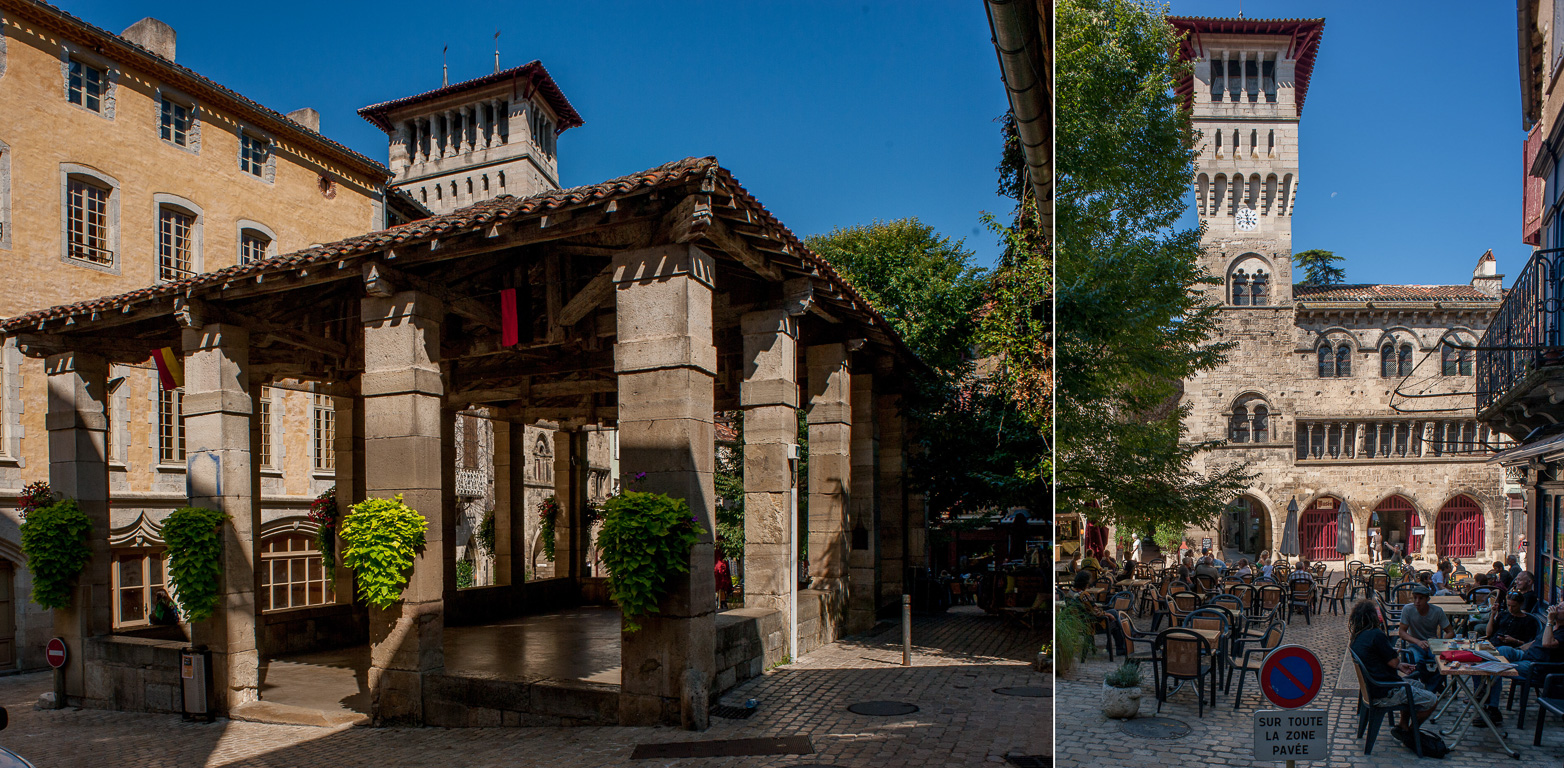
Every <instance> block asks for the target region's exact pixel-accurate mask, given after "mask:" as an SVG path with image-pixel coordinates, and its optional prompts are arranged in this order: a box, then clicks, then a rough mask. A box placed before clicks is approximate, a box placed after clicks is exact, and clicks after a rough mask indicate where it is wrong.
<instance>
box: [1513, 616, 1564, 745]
mask: <svg viewBox="0 0 1564 768" xmlns="http://www.w3.org/2000/svg"><path fill="white" fill-rule="evenodd" d="M1538 637H1541V635H1540V634H1539V635H1538ZM1558 674H1564V663H1557V662H1546V661H1545V662H1532V665H1531V671H1530V673H1529V674H1527V675H1526V676H1525V677H1512V678H1510V696H1509V698H1508V699H1507V700H1506V701H1505V705H1504V706H1505V708H1506V709H1513V708H1514V707H1515V693H1516V691H1519V692H1520V694H1521V708H1520V712H1519V713H1518V714H1516V716H1515V727H1516V728H1525V727H1526V707H1527V706H1528V705H1529V704H1530V703H1531V689H1532V688H1537V689H1538V690H1539V691H1540V690H1541V689H1542V688H1543V682H1544V681H1546V680H1547V678H1548V676H1549V675H1558ZM1501 682H1502V680H1501Z"/></svg>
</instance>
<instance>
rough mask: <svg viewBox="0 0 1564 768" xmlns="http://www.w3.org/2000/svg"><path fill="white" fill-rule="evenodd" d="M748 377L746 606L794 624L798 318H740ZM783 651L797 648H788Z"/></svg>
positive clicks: (743, 400) (770, 313)
mask: <svg viewBox="0 0 1564 768" xmlns="http://www.w3.org/2000/svg"><path fill="white" fill-rule="evenodd" d="M741 324H742V328H743V332H744V380H743V381H742V382H741V383H740V384H739V404H740V407H742V408H743V410H744V607H745V608H770V609H772V610H776V611H779V612H781V614H782V626H783V627H789V626H791V625H792V610H793V596H794V593H795V592H797V590H798V579H797V578H795V576H794V572H793V571H794V568H796V567H797V566H796V561H795V560H794V558H793V536H794V531H795V528H794V524H795V522H796V521H794V519H793V515H794V514H795V511H794V508H793V494H794V492H795V489H794V482H793V466H792V459H791V458H790V457H791V456H796V455H797V453H796V452H797V449H798V341H797V339H798V321H797V320H795V319H794V318H793V317H792V316H790V315H788V313H787V312H785V311H783V310H781V309H773V310H762V311H759V312H750V313H748V314H746V315H744V316H743V318H741ZM785 652H786V653H793V652H794V650H793V649H787V650H786V651H785Z"/></svg>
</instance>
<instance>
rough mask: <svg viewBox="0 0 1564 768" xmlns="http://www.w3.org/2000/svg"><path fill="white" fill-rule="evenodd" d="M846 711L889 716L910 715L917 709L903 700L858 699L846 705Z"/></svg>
mask: <svg viewBox="0 0 1564 768" xmlns="http://www.w3.org/2000/svg"><path fill="white" fill-rule="evenodd" d="M847 711H848V712H852V713H854V714H858V715H878V716H881V717H889V716H892V715H910V714H912V713H914V712H917V711H918V707H917V706H916V705H914V704H908V703H907V702H904V701H860V702H858V703H857V704H851V705H848V707H847Z"/></svg>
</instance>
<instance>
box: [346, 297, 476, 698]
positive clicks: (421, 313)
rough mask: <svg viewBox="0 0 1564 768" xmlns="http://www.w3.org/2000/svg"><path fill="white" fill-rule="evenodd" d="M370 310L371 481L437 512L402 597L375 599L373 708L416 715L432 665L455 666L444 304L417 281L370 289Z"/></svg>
mask: <svg viewBox="0 0 1564 768" xmlns="http://www.w3.org/2000/svg"><path fill="white" fill-rule="evenodd" d="M361 314H362V320H363V323H364V374H363V376H362V377H361V379H360V387H361V390H362V392H363V397H364V491H365V494H366V495H367V496H368V497H370V498H390V497H392V496H395V495H397V494H401V496H402V501H403V503H405V504H407V505H408V506H409V507H412V508H413V509H416V510H418V511H419V512H420V513H421V514H423V516H424V517H425V518H426V519H428V521H429V525H428V527H427V528H426V529H425V537H426V540H425V545H424V549H423V551H421V552H420V553H419V554H418V556H417V557H416V558H415V559H414V562H413V569H412V573H411V574H410V576H409V579H408V583H407V588H406V589H405V590H403V592H402V599H401V600H400V601H398V602H397V603H396V604H394V605H392V606H391V607H390V608H387V609H384V610H382V609H379V608H375V607H373V606H371V607H370V609H369V642H370V667H369V690H370V711H371V712H372V713H373V716H374V719H375V722H376V723H379V724H391V723H414V724H416V723H420V722H421V721H422V719H423V679H422V676H423V674H424V673H426V672H436V671H439V670H442V669H444V668H445V656H444V652H443V647H442V642H443V634H444V627H445V622H444V610H445V603H444V595H445V581H446V564H445V563H444V562H443V561H444V560H445V556H444V553H445V541H444V534H445V529H446V528H447V526H446V524H445V523H446V497H447V496H448V495H449V494H448V493H447V491H448V490H450V489H448V488H446V484H447V481H448V479H449V476H450V475H451V474H452V473H453V472H454V471H455V470H454V468H453V467H452V466H450V465H449V463H448V462H446V461H445V458H446V451H445V450H443V449H442V443H443V442H444V440H443V436H444V435H445V434H446V433H447V432H449V431H450V429H451V427H450V426H449V425H448V424H447V423H446V422H448V421H449V416H450V414H449V412H448V411H446V410H445V409H444V408H442V404H443V401H444V391H445V388H444V385H443V382H442V381H441V376H440V363H439V359H440V321H441V319H442V316H443V315H444V309H443V307H442V306H441V305H440V302H439V301H438V300H436V299H434V298H431V297H429V296H426V295H423V294H419V293H416V292H413V291H407V292H403V293H397V294H395V295H392V296H389V297H378V296H369V297H365V298H364V300H363V304H362V310H361Z"/></svg>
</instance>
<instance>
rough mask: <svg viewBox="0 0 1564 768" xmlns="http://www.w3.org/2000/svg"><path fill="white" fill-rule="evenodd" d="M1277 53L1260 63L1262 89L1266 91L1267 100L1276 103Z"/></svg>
mask: <svg viewBox="0 0 1564 768" xmlns="http://www.w3.org/2000/svg"><path fill="white" fill-rule="evenodd" d="M1275 57H1276V54H1274V53H1273V54H1271V55H1270V56H1269V57H1267V58H1266V60H1265V62H1264V63H1262V64H1261V65H1260V90H1262V91H1264V92H1265V100H1266V101H1267V102H1269V103H1272V104H1274V103H1276V58H1275Z"/></svg>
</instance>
